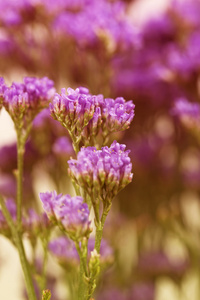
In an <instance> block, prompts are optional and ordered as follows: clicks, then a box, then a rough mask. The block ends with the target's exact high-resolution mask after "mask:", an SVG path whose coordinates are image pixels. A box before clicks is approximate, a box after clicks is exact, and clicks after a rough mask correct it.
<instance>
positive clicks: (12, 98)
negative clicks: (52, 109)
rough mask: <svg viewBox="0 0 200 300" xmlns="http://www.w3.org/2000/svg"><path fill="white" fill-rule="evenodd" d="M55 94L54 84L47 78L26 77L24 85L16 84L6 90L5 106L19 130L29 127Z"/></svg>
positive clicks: (4, 93) (4, 96)
mask: <svg viewBox="0 0 200 300" xmlns="http://www.w3.org/2000/svg"><path fill="white" fill-rule="evenodd" d="M54 93H55V89H54V83H53V81H52V80H50V79H48V78H47V77H43V78H41V79H39V78H35V77H25V78H24V82H23V83H15V82H14V83H13V84H12V85H11V86H10V87H7V88H5V89H4V91H3V95H2V97H3V105H4V107H5V108H6V110H7V111H8V113H9V114H10V116H11V118H12V119H13V121H14V124H15V126H16V127H17V128H22V127H27V126H28V125H29V124H30V123H31V122H32V120H33V119H34V117H35V116H36V115H37V113H38V112H39V111H40V110H41V109H43V108H45V107H47V106H48V103H49V101H50V99H51V98H52V96H53V95H54Z"/></svg>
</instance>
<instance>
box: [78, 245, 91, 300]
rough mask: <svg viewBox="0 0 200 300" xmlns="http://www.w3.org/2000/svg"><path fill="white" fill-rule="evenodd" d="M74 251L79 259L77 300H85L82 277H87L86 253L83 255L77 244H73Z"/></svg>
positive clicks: (84, 286)
mask: <svg viewBox="0 0 200 300" xmlns="http://www.w3.org/2000/svg"><path fill="white" fill-rule="evenodd" d="M75 246H76V250H77V252H78V254H79V257H80V269H79V284H78V300H84V299H85V291H86V283H85V281H84V277H85V276H87V275H88V272H87V256H86V255H87V251H86V253H84V252H85V251H84V252H83V251H82V249H81V248H80V246H79V243H78V242H75Z"/></svg>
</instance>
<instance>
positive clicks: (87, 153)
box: [68, 141, 133, 201]
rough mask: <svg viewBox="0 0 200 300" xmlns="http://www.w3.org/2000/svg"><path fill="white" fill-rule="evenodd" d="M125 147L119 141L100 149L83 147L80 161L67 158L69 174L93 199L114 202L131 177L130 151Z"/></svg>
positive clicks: (78, 157) (78, 156)
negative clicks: (98, 198) (97, 198)
mask: <svg viewBox="0 0 200 300" xmlns="http://www.w3.org/2000/svg"><path fill="white" fill-rule="evenodd" d="M125 148H126V146H125V145H123V144H119V143H117V142H116V141H114V142H113V143H112V145H111V146H110V148H109V147H107V146H106V147H102V149H101V150H97V149H96V148H95V147H87V148H84V147H82V148H81V151H80V152H79V153H78V155H77V160H76V159H71V160H69V161H68V164H69V174H70V176H71V177H72V179H73V180H74V181H75V182H76V183H77V184H79V185H80V186H81V187H82V188H84V189H85V190H86V191H87V193H88V194H89V195H90V196H91V197H92V198H93V197H94V195H95V197H100V198H103V199H104V198H105V199H109V201H111V200H112V199H113V197H114V196H115V195H116V194H117V193H118V192H119V191H120V190H121V189H123V188H124V187H125V186H126V185H127V184H128V183H130V182H131V180H132V176H133V174H132V173H131V170H132V163H131V160H130V157H129V156H128V155H129V152H130V151H129V150H126V151H125Z"/></svg>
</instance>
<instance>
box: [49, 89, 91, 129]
mask: <svg viewBox="0 0 200 300" xmlns="http://www.w3.org/2000/svg"><path fill="white" fill-rule="evenodd" d="M65 92H66V90H65V89H62V90H61V94H60V95H59V94H55V96H54V99H53V102H52V103H50V112H51V115H52V117H53V118H54V119H56V120H58V121H60V122H61V123H62V124H63V125H64V126H65V127H66V128H67V129H68V130H69V131H72V128H73V127H74V128H75V133H79V134H80V132H81V131H82V128H83V127H84V126H86V125H87V124H88V122H89V120H90V119H91V118H92V117H93V114H94V97H93V96H92V95H90V94H89V90H88V89H86V88H82V87H80V88H77V89H76V90H73V89H71V88H68V89H67V93H68V94H67V95H66V93H65Z"/></svg>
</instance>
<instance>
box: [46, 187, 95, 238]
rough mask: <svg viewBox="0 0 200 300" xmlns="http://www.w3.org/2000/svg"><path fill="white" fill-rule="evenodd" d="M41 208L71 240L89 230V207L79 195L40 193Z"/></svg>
mask: <svg viewBox="0 0 200 300" xmlns="http://www.w3.org/2000/svg"><path fill="white" fill-rule="evenodd" d="M40 199H41V201H42V203H43V208H44V210H45V212H46V214H47V216H48V218H49V219H50V220H51V219H52V220H54V221H55V222H56V223H57V224H59V225H61V227H62V229H64V230H65V231H66V233H67V234H68V235H69V237H70V238H71V239H72V240H75V241H77V240H80V239H82V237H84V236H87V237H88V236H89V234H90V232H91V227H90V221H89V213H90V212H89V209H88V206H87V204H86V203H83V199H82V197H80V196H76V197H71V196H70V195H62V194H59V195H57V193H56V192H55V191H54V192H46V193H40Z"/></svg>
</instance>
